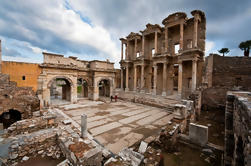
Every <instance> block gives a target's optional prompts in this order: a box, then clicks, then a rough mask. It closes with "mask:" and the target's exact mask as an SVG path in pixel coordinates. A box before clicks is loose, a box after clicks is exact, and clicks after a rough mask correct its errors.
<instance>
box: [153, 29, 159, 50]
mask: <svg viewBox="0 0 251 166" xmlns="http://www.w3.org/2000/svg"><path fill="white" fill-rule="evenodd" d="M154 49H155V54H157V53H158V32H157V31H155V36H154Z"/></svg>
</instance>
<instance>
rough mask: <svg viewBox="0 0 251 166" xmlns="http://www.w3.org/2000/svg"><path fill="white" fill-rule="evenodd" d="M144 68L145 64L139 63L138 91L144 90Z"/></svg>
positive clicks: (142, 91)
mask: <svg viewBox="0 0 251 166" xmlns="http://www.w3.org/2000/svg"><path fill="white" fill-rule="evenodd" d="M144 68H145V66H144V65H141V77H140V93H144V92H145V90H144V83H145V80H144Z"/></svg>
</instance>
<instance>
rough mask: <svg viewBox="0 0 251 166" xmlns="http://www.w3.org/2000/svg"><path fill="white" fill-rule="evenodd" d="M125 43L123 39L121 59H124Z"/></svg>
mask: <svg viewBox="0 0 251 166" xmlns="http://www.w3.org/2000/svg"><path fill="white" fill-rule="evenodd" d="M123 51H124V44H123V41H121V60H123V59H124V52H123Z"/></svg>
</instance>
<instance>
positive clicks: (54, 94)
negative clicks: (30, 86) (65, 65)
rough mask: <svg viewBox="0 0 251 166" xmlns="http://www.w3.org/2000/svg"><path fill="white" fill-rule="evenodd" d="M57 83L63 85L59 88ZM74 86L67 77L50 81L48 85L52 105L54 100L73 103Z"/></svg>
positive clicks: (58, 77) (57, 77)
mask: <svg viewBox="0 0 251 166" xmlns="http://www.w3.org/2000/svg"><path fill="white" fill-rule="evenodd" d="M57 81H58V82H59V84H61V85H60V86H58V83H57ZM60 81H61V83H60ZM73 86H74V84H73V81H72V80H71V79H70V78H69V77H66V76H55V77H53V78H52V79H50V81H49V82H48V83H47V89H49V92H48V93H49V103H50V104H51V103H52V99H61V100H66V101H70V102H71V101H72V94H73Z"/></svg>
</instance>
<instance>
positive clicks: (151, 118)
mask: <svg viewBox="0 0 251 166" xmlns="http://www.w3.org/2000/svg"><path fill="white" fill-rule="evenodd" d="M167 114H168V113H167V112H159V113H157V114H153V115H152V116H149V117H146V118H144V119H141V120H139V121H137V122H136V123H137V124H138V125H146V124H150V123H152V122H153V121H155V120H157V119H160V118H162V117H164V116H166V115H167Z"/></svg>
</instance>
